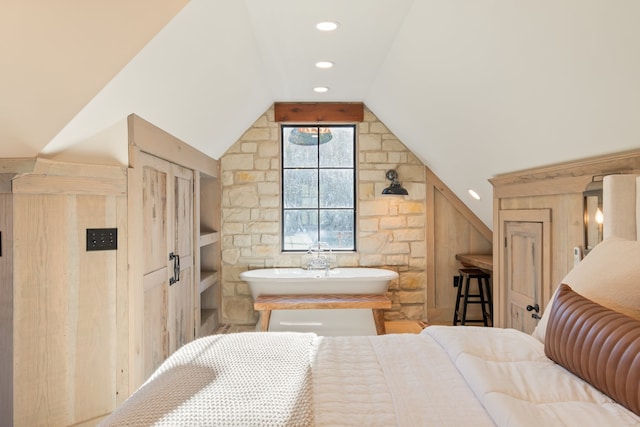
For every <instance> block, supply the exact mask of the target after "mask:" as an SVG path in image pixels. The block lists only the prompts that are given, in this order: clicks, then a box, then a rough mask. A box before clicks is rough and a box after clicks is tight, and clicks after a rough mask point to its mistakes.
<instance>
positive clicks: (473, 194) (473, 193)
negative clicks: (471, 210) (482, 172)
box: [469, 188, 480, 200]
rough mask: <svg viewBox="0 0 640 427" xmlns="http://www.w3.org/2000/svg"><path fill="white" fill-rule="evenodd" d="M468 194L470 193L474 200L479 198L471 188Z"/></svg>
mask: <svg viewBox="0 0 640 427" xmlns="http://www.w3.org/2000/svg"><path fill="white" fill-rule="evenodd" d="M469 195H471V197H473V198H474V199H476V200H480V195H479V194H478V193H476V192H475V190H473V189H471V188H470V189H469Z"/></svg>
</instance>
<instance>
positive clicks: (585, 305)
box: [544, 284, 640, 415]
mask: <svg viewBox="0 0 640 427" xmlns="http://www.w3.org/2000/svg"><path fill="white" fill-rule="evenodd" d="M544 344H545V345H544V347H545V348H544V351H545V353H546V355H547V356H548V357H549V358H550V359H552V360H553V361H555V362H556V363H558V364H559V365H562V366H563V367H565V368H566V369H568V370H569V371H571V372H573V373H574V374H575V375H577V376H579V377H580V378H582V379H583V380H585V381H587V382H589V383H591V384H592V385H593V386H594V387H596V388H597V389H598V390H600V391H602V392H603V393H605V394H606V395H608V396H609V397H611V398H612V399H614V400H615V401H617V402H618V403H620V404H622V405H624V406H625V407H627V408H628V409H630V410H632V411H633V412H635V413H636V414H638V415H640V392H639V391H638V388H639V387H638V384H640V321H638V320H635V319H633V318H631V317H628V316H625V315H624V314H621V313H618V312H617V311H614V310H611V309H608V308H606V307H603V306H601V305H600V304H597V303H595V302H593V301H591V300H589V299H587V298H584V297H583V296H581V295H579V294H577V293H576V292H574V291H573V290H572V289H571V288H570V287H569V286H568V285H565V284H562V285H560V288H559V290H558V293H557V294H556V300H555V302H554V303H553V306H552V308H551V313H550V317H549V323H548V325H547V332H546V335H545V343H544Z"/></svg>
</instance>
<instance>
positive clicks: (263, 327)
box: [260, 310, 271, 332]
mask: <svg viewBox="0 0 640 427" xmlns="http://www.w3.org/2000/svg"><path fill="white" fill-rule="evenodd" d="M270 319H271V310H262V314H261V319H260V331H261V332H267V331H268V330H269V320H270Z"/></svg>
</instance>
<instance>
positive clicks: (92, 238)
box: [87, 228, 118, 251]
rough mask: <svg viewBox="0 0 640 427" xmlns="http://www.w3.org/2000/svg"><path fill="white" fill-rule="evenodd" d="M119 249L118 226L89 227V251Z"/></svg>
mask: <svg viewBox="0 0 640 427" xmlns="http://www.w3.org/2000/svg"><path fill="white" fill-rule="evenodd" d="M116 249H118V229H117V228H87V251H110V250H116Z"/></svg>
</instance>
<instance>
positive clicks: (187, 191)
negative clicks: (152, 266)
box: [169, 165, 195, 352]
mask: <svg viewBox="0 0 640 427" xmlns="http://www.w3.org/2000/svg"><path fill="white" fill-rule="evenodd" d="M172 179H173V190H174V191H173V195H174V207H175V208H174V212H173V215H174V228H173V238H172V240H173V247H174V253H175V254H176V255H178V256H179V257H180V274H179V279H180V280H179V281H177V282H176V283H174V284H173V285H171V286H170V287H169V294H170V295H169V300H170V305H169V328H170V334H169V350H170V352H174V351H175V350H177V349H178V348H180V347H181V346H182V345H184V344H186V343H188V342H189V341H191V340H193V338H194V336H195V329H194V322H195V311H194V307H195V299H194V298H195V297H194V294H195V290H194V269H193V265H194V256H193V250H194V241H193V231H194V230H193V218H194V216H193V200H194V199H193V171H192V170H190V169H185V168H181V167H179V166H176V165H173V177H172Z"/></svg>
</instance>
